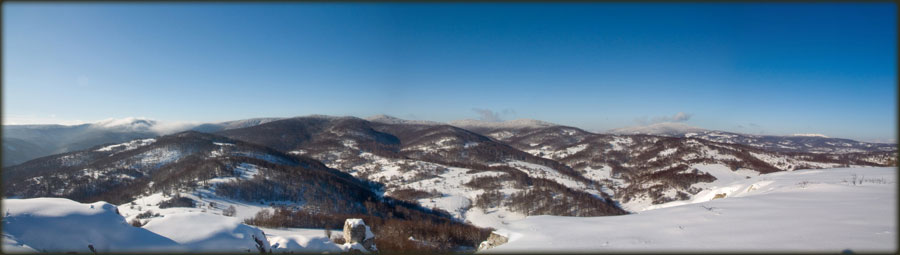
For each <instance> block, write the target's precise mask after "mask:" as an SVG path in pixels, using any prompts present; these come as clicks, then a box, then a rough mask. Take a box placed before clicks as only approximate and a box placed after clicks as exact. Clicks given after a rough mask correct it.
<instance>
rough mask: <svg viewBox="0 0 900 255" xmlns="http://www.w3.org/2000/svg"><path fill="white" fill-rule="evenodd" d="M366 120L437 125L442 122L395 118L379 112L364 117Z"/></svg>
mask: <svg viewBox="0 0 900 255" xmlns="http://www.w3.org/2000/svg"><path fill="white" fill-rule="evenodd" d="M366 120H368V121H370V122H377V123H382V124H417V125H439V124H442V123H439V122H434V121H427V120H406V119H401V118H397V117H394V116H390V115H385V114H379V115H374V116H369V117H366Z"/></svg>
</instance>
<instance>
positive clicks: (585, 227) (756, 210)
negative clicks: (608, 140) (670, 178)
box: [482, 167, 897, 253]
mask: <svg viewBox="0 0 900 255" xmlns="http://www.w3.org/2000/svg"><path fill="white" fill-rule="evenodd" d="M854 180H856V182H855V183H852V182H853V181H854ZM896 181H897V168H893V167H887V168H837V169H820V170H800V171H793V172H779V173H773V174H766V175H759V176H753V177H751V178H749V179H744V180H735V181H733V182H731V184H728V185H720V186H718V187H715V188H714V189H713V190H710V191H708V192H705V193H702V194H698V195H697V196H695V199H694V200H693V201H690V202H680V203H679V204H671V205H674V206H671V205H670V206H671V207H665V208H659V209H652V210H646V211H642V212H639V213H636V214H630V215H623V216H611V217H589V218H578V217H561V216H533V217H527V218H525V219H522V220H517V221H511V222H510V223H509V224H508V225H505V226H502V227H501V228H499V230H498V231H497V232H498V233H500V234H504V235H506V236H508V237H509V242H508V243H507V244H503V245H500V246H498V247H495V248H493V249H490V250H485V251H482V252H523V251H527V252H538V251H569V252H577V251H644V252H646V251H677V252H691V251H725V252H728V251H767V252H769V251H789V252H798V251H809V252H834V253H837V252H841V251H843V250H846V249H850V250H852V251H854V252H887V251H896V250H897V243H896V240H897V220H896V214H897V210H896V207H897V190H896V185H897V184H896ZM860 182H861V183H860ZM717 194H725V195H719V196H720V197H721V196H724V198H719V199H713V198H714V197H716V196H717Z"/></svg>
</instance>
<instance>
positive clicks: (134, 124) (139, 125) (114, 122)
mask: <svg viewBox="0 0 900 255" xmlns="http://www.w3.org/2000/svg"><path fill="white" fill-rule="evenodd" d="M92 125H94V126H98V127H104V128H126V129H146V128H150V127H152V126H153V125H156V121H155V120H151V119H147V118H143V117H140V118H138V117H127V118H121V119H115V118H109V119H105V120H101V121H98V122H95V123H93V124H92Z"/></svg>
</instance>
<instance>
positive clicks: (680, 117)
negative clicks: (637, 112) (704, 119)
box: [634, 112, 694, 125]
mask: <svg viewBox="0 0 900 255" xmlns="http://www.w3.org/2000/svg"><path fill="white" fill-rule="evenodd" d="M693 116H694V115H693V114H690V113H684V112H678V113H675V115H672V116H656V117H653V118H652V119H649V120H648V119H647V117H641V118H636V119H634V121H635V122H637V123H639V124H641V125H649V124H655V123H663V122H685V121H688V120H690V119H691V117H693Z"/></svg>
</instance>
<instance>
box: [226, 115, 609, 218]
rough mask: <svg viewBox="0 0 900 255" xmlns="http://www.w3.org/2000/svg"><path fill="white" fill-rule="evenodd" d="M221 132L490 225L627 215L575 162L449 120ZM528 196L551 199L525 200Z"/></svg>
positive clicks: (295, 123)
mask: <svg viewBox="0 0 900 255" xmlns="http://www.w3.org/2000/svg"><path fill="white" fill-rule="evenodd" d="M390 123H397V122H390ZM219 134H221V135H224V136H227V137H230V138H233V139H237V140H244V141H250V142H253V143H257V144H262V145H266V146H270V147H272V148H276V149H279V150H282V151H288V152H289V153H294V154H297V155H306V156H310V157H312V158H315V159H317V160H320V161H322V162H323V163H325V164H326V165H328V166H329V167H331V168H335V169H338V170H341V171H344V172H347V173H349V174H352V175H354V176H356V177H358V178H362V179H366V180H369V181H374V182H378V183H381V184H383V185H384V191H385V193H386V194H388V195H392V196H396V197H399V198H401V199H405V200H408V201H411V202H416V203H419V204H422V205H423V206H425V207H437V208H440V209H442V210H445V211H448V212H449V213H451V214H452V215H454V217H456V218H457V219H459V220H461V221H472V222H474V223H476V224H478V223H484V224H482V225H481V226H486V227H487V226H490V224H494V223H499V222H501V221H502V219H503V218H508V217H523V216H524V215H529V214H555V215H573V216H575V215H579V216H584V215H614V214H621V213H624V211H622V210H621V209H619V208H618V207H617V206H615V205H614V204H612V203H611V200H609V199H608V196H607V195H606V194H605V193H603V192H602V187H601V186H598V185H596V184H595V183H594V182H593V181H591V180H590V179H587V178H585V177H583V176H581V175H580V174H578V173H576V172H575V171H573V170H572V169H571V168H569V167H567V166H565V165H563V164H559V163H558V162H555V161H552V160H548V159H544V158H540V157H535V156H533V155H530V154H528V153H525V152H522V151H519V150H517V149H515V148H512V147H509V146H507V145H505V144H502V143H498V142H497V141H495V140H493V139H490V138H488V137H484V136H482V135H479V134H477V133H473V132H471V131H468V130H465V129H461V128H457V127H453V126H449V125H420V124H386V123H378V122H370V121H366V120H363V119H358V118H352V117H346V118H313V117H300V118H291V119H285V120H280V121H275V122H271V123H266V124H263V125H259V126H254V127H249V128H243V129H234V130H227V131H223V132H220V133H219ZM489 191H490V192H489ZM554 193H555V194H556V197H554V196H553V195H551V194H554ZM519 200H522V201H519ZM526 200H527V201H529V202H534V201H542V202H541V203H542V204H544V205H543V206H542V207H525V206H522V205H523V204H526V203H527V202H525V201H526Z"/></svg>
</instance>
